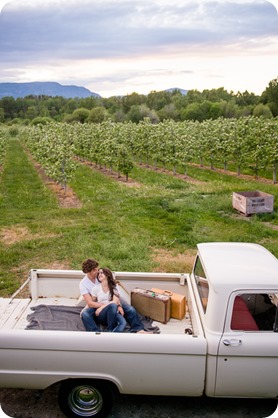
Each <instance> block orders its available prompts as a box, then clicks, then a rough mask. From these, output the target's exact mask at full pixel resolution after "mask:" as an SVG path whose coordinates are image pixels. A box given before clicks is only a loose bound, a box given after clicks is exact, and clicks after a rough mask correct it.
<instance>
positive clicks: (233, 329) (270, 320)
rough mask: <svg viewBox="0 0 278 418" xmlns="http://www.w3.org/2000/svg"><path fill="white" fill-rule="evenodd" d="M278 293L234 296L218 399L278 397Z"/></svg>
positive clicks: (224, 340)
mask: <svg viewBox="0 0 278 418" xmlns="http://www.w3.org/2000/svg"><path fill="white" fill-rule="evenodd" d="M277 294H278V290H277V289H276V291H274V292H273V293H271V294H263V293H261V294H260V293H241V294H236V295H233V296H232V297H231V300H230V305H229V308H228V312H227V318H226V324H225V329H224V333H223V335H222V338H221V340H220V344H219V348H218V358H217V374H216V383H215V396H233V397H268V398H272V397H273V398H274V397H277V396H278V332H277V317H278V315H277V301H278V298H277V297H276V296H277ZM275 298H276V299H275Z"/></svg>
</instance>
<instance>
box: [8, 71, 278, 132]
mask: <svg viewBox="0 0 278 418" xmlns="http://www.w3.org/2000/svg"><path fill="white" fill-rule="evenodd" d="M245 116H258V117H261V116H262V117H264V118H273V117H277V116H278V78H277V79H274V80H272V81H270V82H269V84H268V86H267V87H266V89H265V91H264V92H263V93H262V95H261V96H257V95H255V94H254V93H249V92H248V91H245V92H244V93H240V92H238V93H234V92H228V91H227V90H225V89H224V88H223V87H221V88H218V89H212V90H203V91H202V92H199V91H198V90H189V91H188V92H187V94H185V95H183V94H182V93H181V92H180V90H174V91H159V92H156V91H153V92H151V93H149V94H148V95H142V94H138V93H132V94H130V95H126V96H121V97H118V96H114V97H109V98H99V97H93V96H92V97H89V98H85V99H79V98H75V99H65V98H63V97H58V96H57V97H49V96H27V97H25V98H17V99H14V98H13V97H3V98H2V99H0V123H5V124H14V123H20V124H26V125H28V124H33V125H34V124H37V123H44V122H47V121H53V120H54V121H56V122H68V123H74V122H80V123H85V122H88V123H101V122H104V121H106V120H108V119H109V120H112V121H113V122H133V123H139V122H140V121H142V120H144V119H146V118H148V120H150V122H151V123H153V124H156V123H159V122H162V121H164V120H173V121H176V122H182V121H186V120H192V121H198V122H202V121H204V120H208V119H212V120H215V119H218V118H220V117H223V118H240V117H245Z"/></svg>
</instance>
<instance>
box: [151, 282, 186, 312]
mask: <svg viewBox="0 0 278 418" xmlns="http://www.w3.org/2000/svg"><path fill="white" fill-rule="evenodd" d="M151 290H152V291H153V292H156V293H160V294H162V295H166V296H169V297H170V298H171V313H170V316H171V318H175V319H183V318H184V316H185V312H186V300H185V296H184V295H180V294H179V293H174V292H171V291H170V290H163V289H157V288H155V287H153V288H152V289H151Z"/></svg>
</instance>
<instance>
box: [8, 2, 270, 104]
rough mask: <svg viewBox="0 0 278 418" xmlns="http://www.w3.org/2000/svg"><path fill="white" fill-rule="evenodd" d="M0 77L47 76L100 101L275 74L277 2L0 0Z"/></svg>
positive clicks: (261, 86)
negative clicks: (81, 88) (91, 95)
mask: <svg viewBox="0 0 278 418" xmlns="http://www.w3.org/2000/svg"><path fill="white" fill-rule="evenodd" d="M1 8H2V10H1V13H0V82H2V83H3V82H30V81H56V82H58V83H61V84H63V85H78V86H83V87H86V88H88V89H89V90H91V91H92V92H95V93H98V94H100V95H101V96H102V97H110V96H117V95H127V94H131V93H133V92H137V93H139V94H148V93H150V92H151V91H161V90H166V89H169V88H175V87H178V88H181V89H185V90H192V89H196V90H199V91H203V90H204V89H209V90H210V89H217V88H220V87H223V88H224V89H225V90H227V91H229V92H231V91H233V92H234V93H237V92H238V91H239V92H244V91H246V90H247V91H248V92H250V93H251V92H253V93H255V94H258V95H260V94H261V93H262V92H263V91H264V90H265V89H266V87H267V86H268V84H269V82H270V81H271V80H273V79H276V78H277V77H278V13H277V9H278V0H273V1H264V0H193V1H192V0H191V1H189V0H11V1H3V0H0V9H1Z"/></svg>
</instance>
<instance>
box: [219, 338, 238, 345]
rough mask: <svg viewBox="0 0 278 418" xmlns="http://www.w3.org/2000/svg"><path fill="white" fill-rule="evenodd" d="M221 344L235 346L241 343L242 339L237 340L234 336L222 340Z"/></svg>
mask: <svg viewBox="0 0 278 418" xmlns="http://www.w3.org/2000/svg"><path fill="white" fill-rule="evenodd" d="M223 344H224V345H226V346H231V347H237V346H239V345H241V344H242V341H241V340H237V339H236V338H231V339H230V340H223Z"/></svg>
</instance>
